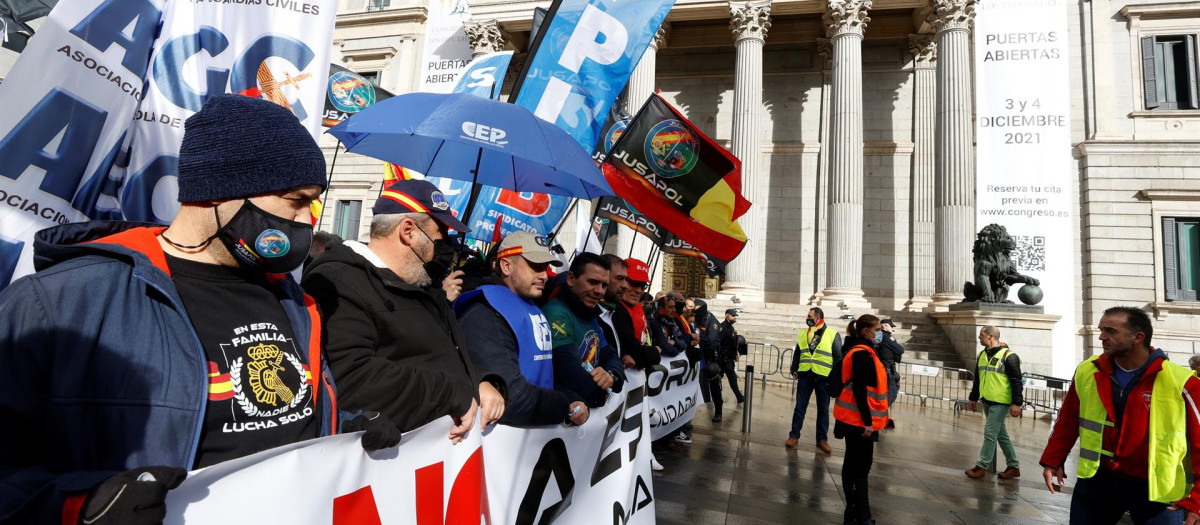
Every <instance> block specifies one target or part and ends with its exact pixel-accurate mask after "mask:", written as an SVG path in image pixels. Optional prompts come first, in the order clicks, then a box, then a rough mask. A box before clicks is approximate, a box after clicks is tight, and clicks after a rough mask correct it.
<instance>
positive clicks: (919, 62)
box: [908, 33, 937, 67]
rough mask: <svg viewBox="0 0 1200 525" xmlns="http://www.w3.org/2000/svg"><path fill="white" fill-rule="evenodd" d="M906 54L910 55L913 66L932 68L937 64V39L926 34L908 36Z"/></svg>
mask: <svg viewBox="0 0 1200 525" xmlns="http://www.w3.org/2000/svg"><path fill="white" fill-rule="evenodd" d="M908 52H909V53H912V56H913V66H915V67H933V66H934V64H936V63H937V37H936V36H934V35H932V34H928V33H923V34H919V35H908Z"/></svg>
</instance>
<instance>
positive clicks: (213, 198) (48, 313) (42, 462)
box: [0, 95, 400, 525]
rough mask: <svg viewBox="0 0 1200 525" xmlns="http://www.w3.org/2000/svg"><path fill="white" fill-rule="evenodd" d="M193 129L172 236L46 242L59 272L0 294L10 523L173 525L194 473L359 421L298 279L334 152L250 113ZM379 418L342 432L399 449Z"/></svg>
mask: <svg viewBox="0 0 1200 525" xmlns="http://www.w3.org/2000/svg"><path fill="white" fill-rule="evenodd" d="M185 129H186V131H185V133H184V136H183V144H182V146H181V148H180V152H179V169H178V172H177V173H178V178H179V202H180V203H181V209H180V210H179V213H178V214H177V215H176V216H175V218H174V220H173V221H172V222H171V224H170V226H169V227H165V228H164V227H159V226H147V225H145V224H140V223H128V222H108V221H92V222H84V223H76V224H66V225H63V226H58V227H55V228H50V229H46V230H42V231H41V232H38V235H37V238H36V240H35V245H34V254H35V255H34V257H35V259H36V264H37V267H38V269H39V270H40V271H39V272H38V273H36V274H34V275H31V276H28V277H25V278H23V279H20V280H18V281H16V282H14V283H13V284H12V285H10V286H9V287H8V288H6V289H5V290H4V292H3V293H0V420H3V421H4V424H5V428H6V429H9V430H10V431H7V432H0V523H37V524H44V523H67V524H75V523H86V524H89V525H104V524H122V525H148V524H155V523H160V522H161V521H162V519H163V517H164V515H165V514H166V507H165V504H164V501H165V498H166V495H167V491H168V490H170V489H173V488H175V487H176V486H178V485H179V483H180V482H182V481H183V478H184V476H185V475H186V472H187V471H188V470H191V469H195V468H200V467H207V466H209V465H214V464H217V463H220V462H223V461H228V460H231V459H234V458H238V457H242V456H246V455H249V454H253V453H256V452H259V451H262V450H266V449H270V448H275V447H278V446H281V445H286V444H289V443H295V442H298V441H303V440H306V439H310V438H315V437H318V436H325V435H329V434H332V433H334V432H335V430H336V429H337V428H338V426H339V422H341V421H342V420H343V418H339V417H338V412H337V410H336V408H337V407H336V406H335V399H336V398H335V396H334V392H333V382H332V381H331V380H330V378H329V375H330V374H329V371H328V368H327V367H326V366H325V362H324V359H323V357H324V356H323V353H322V349H321V341H320V339H319V338H317V337H313V330H312V328H313V327H314V326H316V325H317V324H319V319H318V318H317V312H316V308H315V307H311V300H309V299H308V298H306V297H305V296H304V293H303V291H301V290H300V287H299V286H297V285H296V283H295V281H293V280H292V278H291V277H290V276H289V275H288V272H290V271H292V270H294V269H295V268H297V267H298V266H300V264H301V263H303V262H304V259H305V257H307V256H308V250H309V244H310V243H311V241H312V235H313V233H312V222H311V220H312V217H311V215H310V213H309V204H310V203H311V202H312V201H313V199H315V198H317V196H318V195H320V192H321V190H322V189H323V188H324V187H325V185H326V179H325V157H324V155H323V154H322V153H321V149H320V148H319V147H318V146H317V144H316V142H314V141H313V139H312V137H311V136H310V135H309V133H308V131H307V130H306V129H305V128H304V127H303V126H302V125H301V124H300V123H299V122H298V121H297V120H296V117H295V116H294V115H292V113H291V111H290V110H288V109H286V108H282V107H280V106H276V105H275V104H272V103H270V102H268V101H265V100H261V99H255V98H249V97H243V96H240V95H220V96H214V97H211V98H209V99H208V101H207V102H205V104H204V107H203V109H201V110H200V111H199V112H198V113H196V114H195V115H193V116H192V117H190V118H188V119H187V122H186V127H185ZM248 144H253V145H254V147H253V148H250V147H247V145H248ZM373 416H374V417H366V416H360V417H357V418H354V419H351V420H350V421H346V423H347V424H343V425H341V426H342V429H341V430H343V431H347V430H364V429H365V430H367V433H366V435H364V436H363V440H362V443H363V447H364V448H366V449H378V448H386V447H390V446H395V445H396V443H398V442H399V440H400V432H399V430H398V429H396V428H395V427H394V426H393V425H391V424H390V423H388V422H387V421H386V418H380V417H378V415H377V414H376V415H373ZM275 503H278V502H275Z"/></svg>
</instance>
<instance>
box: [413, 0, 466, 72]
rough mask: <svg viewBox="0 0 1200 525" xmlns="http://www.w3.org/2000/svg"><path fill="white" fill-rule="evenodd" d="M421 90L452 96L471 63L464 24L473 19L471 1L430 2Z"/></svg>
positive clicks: (441, 0)
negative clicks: (460, 76) (450, 94)
mask: <svg viewBox="0 0 1200 525" xmlns="http://www.w3.org/2000/svg"><path fill="white" fill-rule="evenodd" d="M428 12H429V15H428V18H426V19H425V53H424V56H423V57H422V59H421V89H420V90H421V91H426V92H429V93H450V92H451V91H453V90H454V86H455V85H457V84H458V77H459V75H461V74H462V72H463V70H464V69H466V68H467V63H468V62H470V61H471V42H470V41H469V40H468V39H467V33H466V31H464V30H463V22H466V21H467V20H469V19H470V18H471V10H470V7H469V6H468V5H467V0H429V7H428Z"/></svg>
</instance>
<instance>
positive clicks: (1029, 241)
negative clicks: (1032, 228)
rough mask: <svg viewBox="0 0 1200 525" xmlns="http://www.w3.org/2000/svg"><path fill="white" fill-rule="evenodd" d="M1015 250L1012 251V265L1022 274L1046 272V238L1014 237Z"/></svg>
mask: <svg viewBox="0 0 1200 525" xmlns="http://www.w3.org/2000/svg"><path fill="white" fill-rule="evenodd" d="M1013 240H1015V241H1017V248H1016V249H1015V250H1013V251H1012V260H1013V264H1015V265H1016V266H1017V269H1018V270H1020V271H1023V272H1044V271H1046V238H1045V237H1030V236H1022V235H1014V236H1013Z"/></svg>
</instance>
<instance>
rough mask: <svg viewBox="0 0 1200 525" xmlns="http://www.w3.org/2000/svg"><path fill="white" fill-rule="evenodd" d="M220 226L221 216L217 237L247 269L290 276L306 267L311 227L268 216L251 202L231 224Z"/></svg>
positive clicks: (214, 209)
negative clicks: (304, 265) (297, 269)
mask: <svg viewBox="0 0 1200 525" xmlns="http://www.w3.org/2000/svg"><path fill="white" fill-rule="evenodd" d="M213 213H216V208H213ZM220 224H221V218H220V216H219V215H218V216H217V225H218V229H217V233H216V234H215V235H216V237H217V238H218V239H220V240H221V244H224V245H225V249H227V250H229V253H230V254H231V255H233V258H234V259H236V260H237V262H238V264H240V265H241V266H242V267H243V268H253V269H256V270H261V271H263V272H266V273H288V272H290V271H292V270H295V269H296V268H299V267H300V265H301V264H304V260H305V259H306V258H307V257H308V250H309V248H310V247H312V239H313V229H312V225H311V224H305V223H302V222H296V221H290V220H287V219H284V218H281V217H277V216H275V215H272V214H270V213H267V212H266V211H263V209H262V208H259V207H258V206H255V205H254V204H253V203H251V202H250V200H249V199H247V200H246V201H245V203H244V204H243V205H242V209H240V210H238V212H237V213H236V214H234V216H233V218H232V219H230V220H229V222H228V223H226V224H225V225H224V226H220Z"/></svg>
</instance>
